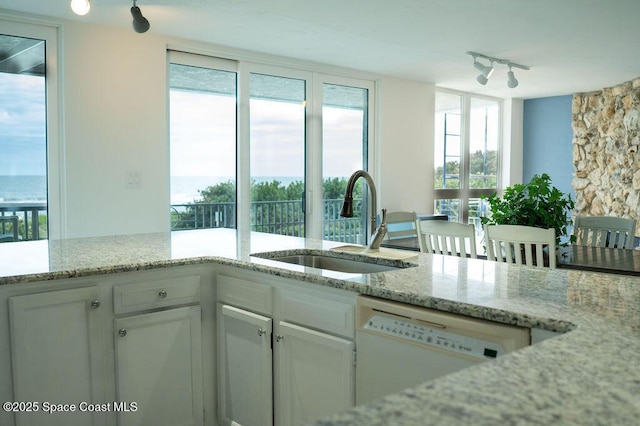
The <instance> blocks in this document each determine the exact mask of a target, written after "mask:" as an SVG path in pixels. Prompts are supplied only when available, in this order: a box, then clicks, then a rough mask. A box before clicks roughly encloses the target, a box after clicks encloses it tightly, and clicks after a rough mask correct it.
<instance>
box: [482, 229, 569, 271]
mask: <svg viewBox="0 0 640 426" xmlns="http://www.w3.org/2000/svg"><path fill="white" fill-rule="evenodd" d="M484 236H485V241H486V243H487V257H488V259H489V260H495V261H497V262H506V263H514V264H516V265H522V264H523V262H524V264H525V265H527V266H536V267H539V268H542V267H546V266H548V267H549V268H555V267H556V230H555V229H553V228H549V229H544V228H536V227H533V226H523V225H485V227H484ZM545 249H546V256H545ZM546 258H548V260H547V261H546V262H545V259H546ZM540 259H542V262H540V261H539V260H540Z"/></svg>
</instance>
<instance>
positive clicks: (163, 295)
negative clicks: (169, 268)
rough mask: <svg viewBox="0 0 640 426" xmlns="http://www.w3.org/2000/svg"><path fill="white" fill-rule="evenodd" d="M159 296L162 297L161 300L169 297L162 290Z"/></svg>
mask: <svg viewBox="0 0 640 426" xmlns="http://www.w3.org/2000/svg"><path fill="white" fill-rule="evenodd" d="M158 296H160V298H161V299H164V298H165V297H167V292H166V291H164V290H161V291H160V293H158Z"/></svg>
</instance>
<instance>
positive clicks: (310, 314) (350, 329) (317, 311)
mask: <svg viewBox="0 0 640 426" xmlns="http://www.w3.org/2000/svg"><path fill="white" fill-rule="evenodd" d="M277 311H278V312H279V314H280V315H279V319H282V320H284V321H289V322H292V323H297V324H300V325H305V326H307V327H311V328H314V329H316V330H322V331H326V332H328V333H331V334H334V335H338V336H344V337H348V338H352V339H353V338H354V336H355V306H354V304H353V303H349V302H347V301H346V300H345V301H342V300H336V299H332V298H328V297H327V295H326V293H324V292H319V291H318V292H315V291H311V290H306V291H304V292H297V291H291V290H280V291H279V292H278V297H277Z"/></svg>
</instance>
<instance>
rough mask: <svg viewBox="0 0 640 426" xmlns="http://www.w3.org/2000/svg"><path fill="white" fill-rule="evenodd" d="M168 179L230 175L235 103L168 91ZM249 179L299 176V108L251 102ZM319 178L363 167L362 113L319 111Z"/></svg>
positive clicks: (301, 119) (229, 99)
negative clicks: (320, 113) (321, 124)
mask: <svg viewBox="0 0 640 426" xmlns="http://www.w3.org/2000/svg"><path fill="white" fill-rule="evenodd" d="M170 102H171V174H172V175H174V176H230V177H232V176H235V144H236V139H235V126H236V121H235V120H236V114H235V98H233V97H230V96H220V95H212V94H202V93H194V92H183V91H172V92H171V97H170ZM250 108H251V122H250V138H251V145H250V149H251V175H252V176H296V177H302V176H304V140H305V139H304V132H305V126H304V107H303V106H302V105H301V104H297V103H292V102H277V101H266V100H256V99H253V100H252V101H251V106H250ZM322 118H323V124H324V127H325V131H324V134H323V150H324V161H323V175H324V176H326V177H334V176H346V177H348V176H350V175H351V174H352V173H353V172H354V171H355V170H358V169H360V168H362V111H357V110H349V109H343V108H326V107H325V108H324V110H323V117H322Z"/></svg>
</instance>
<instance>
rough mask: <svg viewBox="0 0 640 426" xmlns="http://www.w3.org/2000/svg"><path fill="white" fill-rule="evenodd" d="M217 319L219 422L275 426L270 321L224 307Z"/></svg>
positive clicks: (219, 311)
mask: <svg viewBox="0 0 640 426" xmlns="http://www.w3.org/2000/svg"><path fill="white" fill-rule="evenodd" d="M217 317H218V388H219V389H218V395H219V398H220V401H219V404H218V410H219V418H220V422H221V423H222V424H224V425H231V424H240V425H242V426H260V425H262V426H268V425H271V424H273V396H272V392H273V391H272V377H273V367H272V356H271V324H272V323H271V318H267V317H264V316H262V315H258V314H254V313H252V312H248V311H245V310H243V309H239V308H235V307H233V306H228V305H222V304H219V305H218V315H217Z"/></svg>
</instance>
